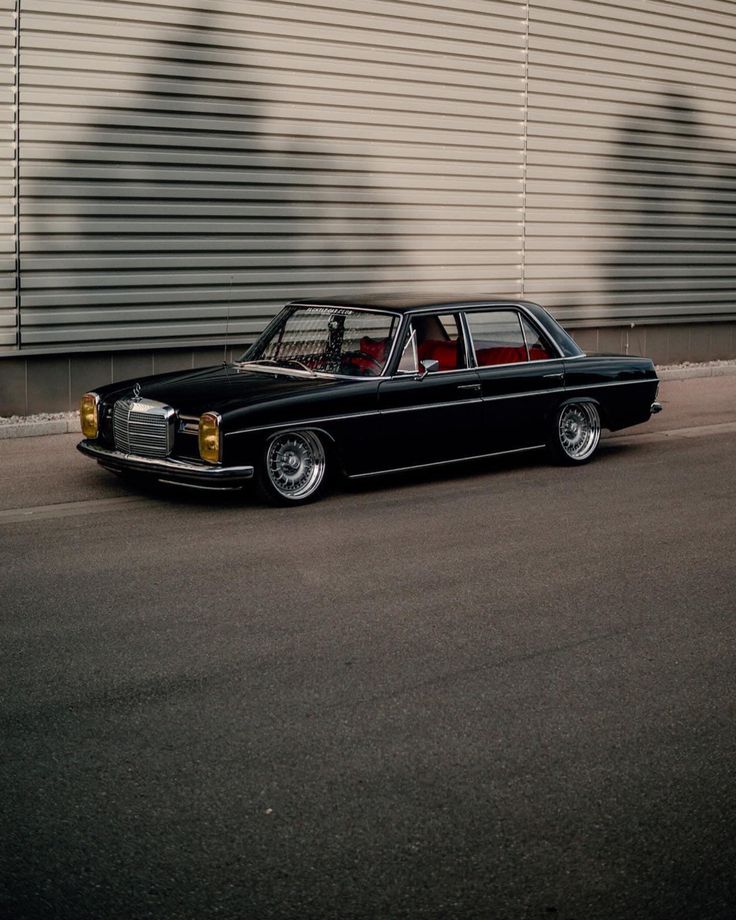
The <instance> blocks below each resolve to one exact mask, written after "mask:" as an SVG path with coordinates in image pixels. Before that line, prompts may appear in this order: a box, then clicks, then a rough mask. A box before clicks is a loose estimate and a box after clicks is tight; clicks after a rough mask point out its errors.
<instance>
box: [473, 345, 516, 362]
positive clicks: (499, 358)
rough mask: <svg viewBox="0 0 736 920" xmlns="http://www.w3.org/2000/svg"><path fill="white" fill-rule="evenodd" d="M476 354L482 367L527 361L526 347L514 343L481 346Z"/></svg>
mask: <svg viewBox="0 0 736 920" xmlns="http://www.w3.org/2000/svg"><path fill="white" fill-rule="evenodd" d="M475 356H476V358H477V360H478V364H479V365H480V367H488V366H489V365H490V364H518V363H519V362H520V361H526V349H525V348H523V347H521V346H520V347H516V346H514V345H498V346H496V347H494V348H479V349H478V351H476V353H475Z"/></svg>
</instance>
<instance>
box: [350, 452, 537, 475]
mask: <svg viewBox="0 0 736 920" xmlns="http://www.w3.org/2000/svg"><path fill="white" fill-rule="evenodd" d="M546 446H547V445H546V444H533V445H531V447H516V448H514V450H496V451H493V453H490V454H475V455H474V456H472V457H458V458H457V459H456V460H435V461H434V462H433V463H415V464H413V465H412V466H397V467H394V468H393V469H390V470H377V471H376V472H375V473H353V475H352V476H348V479H367V478H368V477H369V476H387V475H388V474H389V473H403V472H404V471H405V470H423V469H427V468H428V467H431V466H448V465H449V464H450V463H469V462H470V461H471V460H485V459H486V458H488V457H502V456H504V455H506V454H521V453H525V452H526V451H528V450H542V449H544V448H545V447H546Z"/></svg>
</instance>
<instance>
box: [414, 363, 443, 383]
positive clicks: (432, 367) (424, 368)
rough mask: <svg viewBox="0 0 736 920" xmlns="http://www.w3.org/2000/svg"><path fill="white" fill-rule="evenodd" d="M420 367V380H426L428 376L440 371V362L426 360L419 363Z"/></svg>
mask: <svg viewBox="0 0 736 920" xmlns="http://www.w3.org/2000/svg"><path fill="white" fill-rule="evenodd" d="M419 367H420V368H421V376H420V379H421V380H424V378H425V377H426V376H427V374H433V373H434V372H435V371H438V370H439V369H440V362H439V361H436V360H435V359H434V358H425V359H424V361H420V362H419Z"/></svg>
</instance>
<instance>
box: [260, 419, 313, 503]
mask: <svg viewBox="0 0 736 920" xmlns="http://www.w3.org/2000/svg"><path fill="white" fill-rule="evenodd" d="M266 472H267V473H268V479H269V482H270V483H271V485H272V486H273V488H274V489H275V491H276V492H278V494H279V495H280V496H281V497H282V498H288V499H291V500H298V499H303V498H308V497H309V496H310V495H312V494H313V493H314V492H315V491H316V490H317V489H318V488H319V485H320V483H321V482H322V479H323V478H324V475H325V452H324V449H323V447H322V444H321V442H320V440H319V438H318V437H317V436H316V435H313V434H311V433H310V432H309V431H287V432H284V433H283V434H280V435H278V436H277V437H275V438H274V439H273V441H271V443H270V444H269V445H268V450H267V451H266Z"/></svg>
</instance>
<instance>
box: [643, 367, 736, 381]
mask: <svg viewBox="0 0 736 920" xmlns="http://www.w3.org/2000/svg"><path fill="white" fill-rule="evenodd" d="M657 375H658V376H659V379H660V380H690V379H691V378H692V377H732V376H734V375H736V364H690V365H687V366H686V367H658V368H657Z"/></svg>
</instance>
